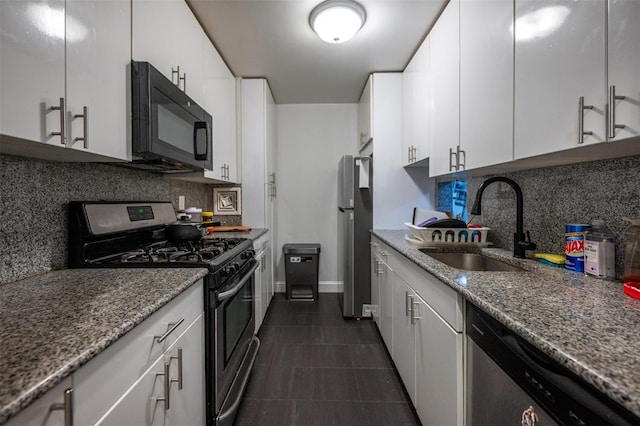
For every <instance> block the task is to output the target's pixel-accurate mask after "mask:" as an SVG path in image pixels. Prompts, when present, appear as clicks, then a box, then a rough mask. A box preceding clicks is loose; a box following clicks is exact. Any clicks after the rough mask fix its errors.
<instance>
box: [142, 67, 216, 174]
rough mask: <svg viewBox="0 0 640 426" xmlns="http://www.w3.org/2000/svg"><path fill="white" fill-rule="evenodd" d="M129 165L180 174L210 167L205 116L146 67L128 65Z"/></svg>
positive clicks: (208, 126) (209, 138) (208, 122)
mask: <svg viewBox="0 0 640 426" xmlns="http://www.w3.org/2000/svg"><path fill="white" fill-rule="evenodd" d="M131 104H132V105H131V110H132V116H133V122H132V129H131V131H132V150H133V164H131V166H133V167H136V168H143V169H147V170H154V171H160V172H167V173H180V172H188V171H196V170H204V169H209V170H211V169H212V168H213V160H212V154H211V151H212V135H211V134H212V121H213V120H212V118H211V115H210V114H209V113H207V112H206V111H205V110H204V109H202V108H201V107H200V106H199V105H198V104H197V103H196V102H194V101H193V100H192V99H191V98H190V97H189V96H187V94H186V93H185V92H183V91H182V90H180V88H179V87H178V86H176V85H175V84H174V83H173V82H172V81H171V80H169V79H168V78H167V77H165V76H164V75H162V73H160V71H158V70H157V69H155V68H154V67H153V66H152V65H151V64H149V63H148V62H138V61H131Z"/></svg>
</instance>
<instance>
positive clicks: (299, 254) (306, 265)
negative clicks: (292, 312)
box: [282, 243, 320, 301]
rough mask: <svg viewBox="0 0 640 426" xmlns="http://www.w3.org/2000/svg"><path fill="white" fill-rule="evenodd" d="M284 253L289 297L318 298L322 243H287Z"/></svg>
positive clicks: (301, 298)
mask: <svg viewBox="0 0 640 426" xmlns="http://www.w3.org/2000/svg"><path fill="white" fill-rule="evenodd" d="M282 253H283V254H284V269H285V276H286V285H287V299H289V300H309V301H313V300H317V299H318V270H319V266H320V265H319V263H320V244H305V243H302V244H285V245H283V246H282Z"/></svg>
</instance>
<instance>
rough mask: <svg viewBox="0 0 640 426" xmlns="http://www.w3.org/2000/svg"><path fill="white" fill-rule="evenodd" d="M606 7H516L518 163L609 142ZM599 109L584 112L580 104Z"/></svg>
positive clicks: (534, 2)
mask: <svg viewBox="0 0 640 426" xmlns="http://www.w3.org/2000/svg"><path fill="white" fill-rule="evenodd" d="M606 8H607V4H606V2H604V1H573V2H568V1H566V2H565V1H563V2H558V1H556V0H519V1H517V2H516V5H515V24H514V25H515V106H514V108H515V111H514V116H515V122H514V126H515V128H514V129H515V151H514V157H515V159H521V158H527V157H531V156H535V155H539V154H545V153H549V152H555V151H561V150H565V149H569V148H573V147H577V146H579V145H580V143H579V137H580V132H579V130H578V122H579V121H580V120H579V116H580V115H581V114H582V116H583V117H584V126H583V127H584V131H590V132H593V134H592V135H584V142H583V144H591V143H596V142H601V141H604V140H605V137H606V135H605V105H606V100H605V90H604V88H605V87H606V80H605V73H604V72H603V70H604V69H605V24H606ZM580 97H584V103H585V105H593V109H585V110H583V111H579V108H578V105H579V98H580Z"/></svg>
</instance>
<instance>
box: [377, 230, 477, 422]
mask: <svg viewBox="0 0 640 426" xmlns="http://www.w3.org/2000/svg"><path fill="white" fill-rule="evenodd" d="M372 252H376V253H375V254H374V255H372V259H373V261H374V264H373V265H372V267H373V268H374V271H380V270H383V269H384V271H385V273H386V274H387V275H386V277H385V282H384V283H383V280H381V279H380V278H381V277H382V275H380V274H376V275H375V276H374V277H373V280H374V281H372V284H373V285H375V286H377V287H378V289H379V305H380V310H381V317H382V318H381V321H380V322H379V323H378V324H377V325H378V328H379V329H380V334H382V336H383V340H384V341H385V344H386V345H387V349H388V350H389V353H391V357H392V358H393V361H394V363H395V365H396V368H397V370H398V373H399V374H400V377H401V378H402V381H403V383H404V386H405V388H406V390H407V392H408V394H409V396H410V398H411V401H412V402H413V404H414V407H415V408H416V412H417V413H418V416H419V417H420V421H421V422H422V424H423V425H462V424H463V409H464V404H463V398H464V393H463V389H464V388H463V386H464V381H463V333H462V331H463V324H464V318H463V312H464V311H463V300H462V296H461V295H460V294H458V293H457V292H456V291H455V290H453V289H452V288H450V287H448V286H447V285H446V284H444V283H443V282H441V281H440V280H438V279H437V278H435V277H434V276H433V275H431V274H429V273H428V272H426V271H425V270H424V269H422V268H420V267H419V266H418V265H416V264H414V263H413V262H412V261H410V260H409V259H407V258H406V257H404V256H403V255H401V254H399V253H398V252H396V251H394V250H393V249H392V248H390V247H389V246H387V245H386V244H384V243H383V242H382V241H381V240H379V239H378V238H376V237H372ZM380 252H384V253H388V254H387V256H385V258H386V260H387V262H388V265H387V263H384V265H385V268H380V263H379V262H376V261H377V260H378V261H379V257H376V256H379V253H380ZM372 288H373V287H372ZM385 306H387V307H388V308H387V311H386V312H387V315H388V316H387V317H385V316H384V313H385V309H384V307H385ZM385 335H386V337H385Z"/></svg>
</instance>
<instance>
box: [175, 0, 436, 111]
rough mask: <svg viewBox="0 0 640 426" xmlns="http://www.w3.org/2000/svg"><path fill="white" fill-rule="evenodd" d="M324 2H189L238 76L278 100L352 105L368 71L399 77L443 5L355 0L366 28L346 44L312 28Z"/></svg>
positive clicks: (408, 0)
mask: <svg viewBox="0 0 640 426" xmlns="http://www.w3.org/2000/svg"><path fill="white" fill-rule="evenodd" d="M321 1H322V0H187V3H188V4H189V6H190V7H191V9H192V10H193V13H194V14H195V15H196V17H197V18H198V20H199V21H200V23H201V25H202V26H203V28H204V30H205V32H206V33H207V35H208V36H209V38H210V39H211V40H212V41H213V43H214V45H215V46H216V48H217V49H218V51H219V52H220V54H221V55H222V57H223V58H224V60H225V61H226V63H227V65H228V66H229V68H230V69H231V72H232V73H233V74H234V75H235V76H237V77H265V78H267V80H268V81H269V85H270V86H271V90H272V91H273V94H274V97H275V98H276V102H278V103H280V104H297V103H305V104H309V103H355V102H357V101H358V99H359V98H360V94H361V92H362V89H363V87H364V85H365V83H366V79H367V76H368V75H369V74H370V73H371V72H384V71H402V70H403V69H404V68H405V66H406V65H407V63H408V62H409V60H410V59H411V57H412V55H413V53H414V51H415V50H416V49H417V48H418V46H419V45H420V43H421V42H422V40H423V39H424V38H425V36H426V34H427V32H428V31H429V30H430V29H431V27H432V25H433V23H434V21H435V19H436V17H437V16H438V15H439V14H440V12H441V10H442V9H443V7H444V5H445V4H446V3H447V1H448V0H360V3H361V4H362V5H363V6H364V7H365V9H366V11H367V22H366V23H365V25H364V27H363V28H362V29H361V30H360V32H359V33H358V34H356V36H355V37H354V38H353V39H352V40H350V41H348V42H346V43H344V44H337V45H332V44H328V43H325V42H323V41H322V40H320V39H319V38H318V36H317V35H316V34H315V33H314V32H313V30H312V29H311V27H310V26H309V13H310V12H311V10H312V9H313V8H314V7H315V6H316V5H317V4H318V3H320V2H321Z"/></svg>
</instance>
